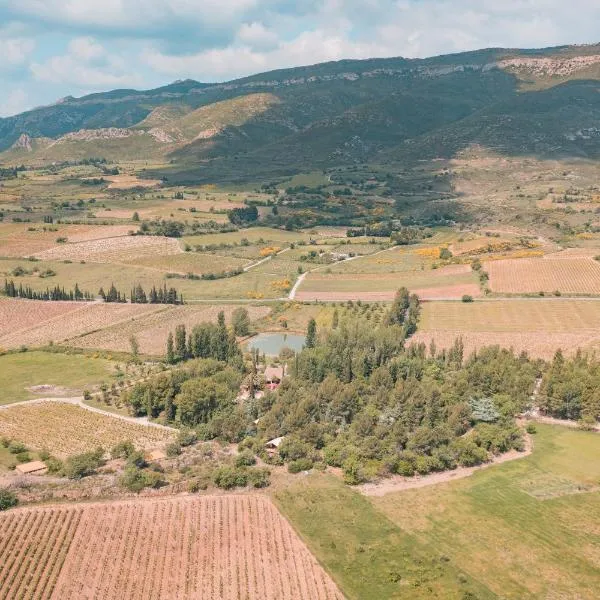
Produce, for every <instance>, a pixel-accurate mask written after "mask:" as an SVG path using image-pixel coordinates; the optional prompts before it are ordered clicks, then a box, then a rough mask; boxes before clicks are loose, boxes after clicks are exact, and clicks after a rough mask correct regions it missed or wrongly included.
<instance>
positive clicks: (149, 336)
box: [0, 305, 270, 356]
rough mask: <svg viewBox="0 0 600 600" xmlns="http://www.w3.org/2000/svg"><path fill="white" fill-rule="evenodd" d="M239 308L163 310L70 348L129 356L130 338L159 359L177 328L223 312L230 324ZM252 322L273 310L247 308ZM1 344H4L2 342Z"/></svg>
mask: <svg viewBox="0 0 600 600" xmlns="http://www.w3.org/2000/svg"><path fill="white" fill-rule="evenodd" d="M236 308H238V307H237V306H234V305H225V306H210V305H208V306H207V305H196V306H193V305H186V306H176V307H168V308H165V307H163V308H161V309H159V310H158V311H155V312H152V314H147V313H146V314H144V315H142V316H141V318H137V319H135V320H134V319H129V320H127V321H126V322H123V323H121V324H118V325H114V326H110V327H106V328H104V329H102V330H100V331H94V333H90V334H89V335H84V336H81V337H77V338H74V339H71V340H69V341H67V342H66V343H67V345H69V346H74V347H77V348H98V349H102V350H112V351H123V352H129V351H130V348H131V345H130V341H129V340H130V338H131V336H132V335H133V336H135V337H136V339H137V341H138V343H139V346H140V352H142V353H143V354H151V355H155V356H159V355H163V354H164V353H165V350H166V344H167V337H168V335H169V333H172V332H174V331H175V328H176V327H177V325H185V326H186V329H187V330H188V331H191V330H192V328H193V327H194V325H198V324H199V323H202V322H205V321H211V322H216V320H217V315H218V313H219V311H221V310H223V311H224V313H225V318H226V320H227V321H229V320H230V318H231V314H232V313H233V311H234V310H235V309H236ZM245 308H246V309H247V310H248V313H249V315H250V318H251V319H252V320H254V319H260V318H262V317H265V316H266V315H267V314H268V313H269V311H270V309H269V308H268V307H266V306H247V307H245ZM0 341H1V340H0Z"/></svg>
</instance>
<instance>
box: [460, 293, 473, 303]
mask: <svg viewBox="0 0 600 600" xmlns="http://www.w3.org/2000/svg"><path fill="white" fill-rule="evenodd" d="M462 301H463V302H473V296H469V294H465V295H464V296H463V297H462Z"/></svg>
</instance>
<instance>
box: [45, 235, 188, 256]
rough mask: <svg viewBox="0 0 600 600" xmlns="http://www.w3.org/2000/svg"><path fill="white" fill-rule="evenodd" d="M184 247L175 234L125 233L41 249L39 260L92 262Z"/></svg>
mask: <svg viewBox="0 0 600 600" xmlns="http://www.w3.org/2000/svg"><path fill="white" fill-rule="evenodd" d="M182 251H183V250H182V249H181V247H180V246H179V242H178V241H177V240H176V239H174V238H166V237H160V236H143V235H142V236H139V235H136V236H126V237H117V238H108V239H100V240H90V241H86V242H79V243H77V244H68V243H67V244H62V245H59V246H56V247H54V248H51V249H49V250H44V251H43V252H38V253H37V254H36V257H37V258H39V259H40V260H78V261H81V260H85V261H89V262H101V263H110V262H117V263H118V262H126V261H128V260H134V259H138V258H143V257H147V256H153V257H156V256H158V257H160V256H170V255H173V254H179V253H180V252H182Z"/></svg>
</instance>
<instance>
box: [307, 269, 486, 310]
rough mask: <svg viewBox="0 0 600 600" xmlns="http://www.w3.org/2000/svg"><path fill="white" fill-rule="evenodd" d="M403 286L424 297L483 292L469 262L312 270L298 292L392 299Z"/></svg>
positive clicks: (317, 296)
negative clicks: (387, 269) (386, 270)
mask: <svg viewBox="0 0 600 600" xmlns="http://www.w3.org/2000/svg"><path fill="white" fill-rule="evenodd" d="M356 262H358V261H356ZM403 286H405V287H407V288H408V289H409V290H410V291H411V292H412V293H415V294H418V295H419V297H420V298H421V299H423V300H433V299H455V298H456V299H459V298H461V297H462V296H463V295H465V294H468V295H471V296H473V297H477V296H480V295H481V290H480V288H479V284H478V283H477V280H476V277H475V275H474V273H473V272H472V271H471V267H470V265H449V266H447V267H442V268H439V269H432V270H429V271H417V272H406V273H402V274H371V273H370V274H359V273H357V274H354V275H349V274H348V275H340V274H329V273H324V272H322V271H319V272H316V273H309V274H308V276H307V277H306V278H305V279H304V281H303V282H302V285H301V286H300V288H299V290H298V292H297V293H296V299H297V300H322V301H345V300H365V301H387V300H392V299H393V297H394V295H395V293H396V290H398V288H400V287H403Z"/></svg>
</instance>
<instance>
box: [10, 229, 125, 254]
mask: <svg viewBox="0 0 600 600" xmlns="http://www.w3.org/2000/svg"><path fill="white" fill-rule="evenodd" d="M136 229H137V227H136V226H133V225H116V226H102V225H40V224H38V225H35V226H32V225H26V224H20V223H13V224H7V225H4V226H3V227H2V229H1V230H0V256H11V257H21V256H30V255H32V254H36V253H40V252H45V251H51V249H53V248H57V247H58V244H57V242H56V240H57V239H58V238H66V239H67V240H68V243H78V242H89V241H93V240H102V239H110V238H116V237H123V236H127V235H128V234H129V232H130V231H135V230H136ZM61 248H62V246H61Z"/></svg>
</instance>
